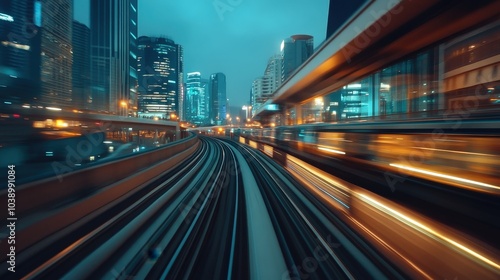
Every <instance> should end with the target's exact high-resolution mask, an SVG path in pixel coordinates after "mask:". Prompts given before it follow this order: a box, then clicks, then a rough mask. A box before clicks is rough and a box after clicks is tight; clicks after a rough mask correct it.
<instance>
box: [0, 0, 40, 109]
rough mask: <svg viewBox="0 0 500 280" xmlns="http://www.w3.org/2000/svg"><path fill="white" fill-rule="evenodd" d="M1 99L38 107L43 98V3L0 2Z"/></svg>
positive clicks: (26, 1) (22, 0)
mask: <svg viewBox="0 0 500 280" xmlns="http://www.w3.org/2000/svg"><path fill="white" fill-rule="evenodd" d="M0 12H1V13H3V15H2V17H1V18H0V53H1V54H2V55H0V99H2V101H3V102H2V104H3V103H4V102H7V104H8V103H9V102H10V103H35V102H37V101H38V99H39V97H40V58H41V56H40V53H41V34H42V32H41V25H42V22H41V2H40V1H36V2H34V1H28V0H2V1H0Z"/></svg>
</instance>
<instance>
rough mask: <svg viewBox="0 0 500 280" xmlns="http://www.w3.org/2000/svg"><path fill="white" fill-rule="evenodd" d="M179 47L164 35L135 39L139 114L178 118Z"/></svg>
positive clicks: (149, 116) (180, 77)
mask: <svg viewBox="0 0 500 280" xmlns="http://www.w3.org/2000/svg"><path fill="white" fill-rule="evenodd" d="M182 68H183V65H182V47H181V46H180V45H178V44H176V43H175V42H174V41H173V40H170V39H167V38H157V37H146V36H142V37H139V39H138V56H137V71H138V78H139V86H138V93H139V117H145V118H159V119H169V120H178V119H179V118H180V115H179V108H180V106H182V105H181V104H179V96H180V95H182V90H183V86H182Z"/></svg>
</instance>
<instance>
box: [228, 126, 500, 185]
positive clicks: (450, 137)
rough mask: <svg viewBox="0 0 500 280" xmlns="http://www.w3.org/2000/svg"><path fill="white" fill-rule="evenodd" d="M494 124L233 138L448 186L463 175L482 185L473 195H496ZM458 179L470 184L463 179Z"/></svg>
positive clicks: (299, 130)
mask: <svg viewBox="0 0 500 280" xmlns="http://www.w3.org/2000/svg"><path fill="white" fill-rule="evenodd" d="M499 124H500V120H499V119H497V118H488V119H484V118H483V119H468V120H465V119H464V120H461V119H455V120H443V119H441V120H433V121H411V122H408V121H392V122H381V121H379V122H363V121H361V122H359V121H358V122H348V123H337V124H311V125H298V126H283V127H272V128H263V129H243V130H241V131H239V132H238V133H240V134H241V136H243V137H245V138H248V139H251V140H254V141H258V142H261V143H267V144H270V145H272V146H274V147H279V148H280V149H283V150H285V151H287V150H288V151H290V150H295V151H301V152H307V153H310V154H318V155H323V156H329V157H337V158H342V159H349V160H362V161H364V162H369V163H371V164H378V165H383V166H392V167H393V168H396V169H399V170H401V169H404V170H405V171H406V172H409V173H413V174H421V175H425V176H433V177H436V178H441V179H447V178H446V177H450V176H451V177H450V178H451V179H450V178H448V179H450V180H451V181H457V180H458V181H460V179H459V177H457V176H462V175H466V177H467V178H470V180H478V181H481V182H484V181H487V183H482V184H479V190H485V191H486V192H490V191H493V192H494V193H500V187H499V186H500V182H499V181H500V180H499V176H498V170H500V141H498V140H499V136H500V125H499ZM430 172H433V173H436V172H439V173H436V174H428V173H430ZM426 173H427V174H426ZM453 176H455V177H456V180H455V177H453ZM450 180H447V182H448V181H450ZM464 180H466V182H465V184H466V185H470V182H467V180H469V179H464ZM459 184H464V182H459ZM472 185H474V184H472ZM476 185H477V184H476ZM473 188H478V186H475V187H473ZM476 190H478V189H476Z"/></svg>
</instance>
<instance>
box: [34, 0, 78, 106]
mask: <svg viewBox="0 0 500 280" xmlns="http://www.w3.org/2000/svg"><path fill="white" fill-rule="evenodd" d="M37 2H38V3H37ZM39 3H40V1H35V7H36V6H37V5H41V8H40V9H41V10H42V15H41V22H42V38H41V44H42V45H41V56H42V57H41V76H40V78H41V96H40V101H39V102H40V103H42V104H43V105H49V106H56V107H72V93H71V91H72V86H73V85H72V81H71V80H72V75H71V71H72V66H71V65H72V62H73V57H72V51H71V49H72V47H71V39H72V29H73V1H72V0H51V1H48V0H44V1H41V4H39Z"/></svg>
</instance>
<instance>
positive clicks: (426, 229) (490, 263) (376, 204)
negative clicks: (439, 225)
mask: <svg viewBox="0 0 500 280" xmlns="http://www.w3.org/2000/svg"><path fill="white" fill-rule="evenodd" d="M356 194H357V196H359V197H360V198H361V199H362V200H364V201H365V202H367V203H368V204H370V205H372V206H373V207H375V208H377V209H379V210H380V211H382V212H384V213H386V214H388V215H389V216H391V217H394V218H396V219H397V220H399V221H401V222H403V223H404V224H406V225H408V226H410V227H412V228H414V229H416V230H418V231H420V232H422V233H424V234H426V235H427V236H430V237H432V238H437V239H440V240H443V241H445V242H447V243H449V244H450V245H453V246H455V247H456V248H457V249H460V251H463V252H465V253H467V254H469V255H471V256H472V257H474V258H476V259H478V260H479V261H481V262H483V263H485V264H487V265H488V266H490V267H491V268H493V269H495V270H500V265H499V264H498V263H496V262H495V261H492V260H490V259H489V258H487V257H485V256H483V255H481V254H480V253H477V252H476V251H474V250H472V249H470V248H468V247H467V246H465V245H463V244H461V243H459V242H457V241H455V240H453V239H451V238H449V237H447V236H445V235H443V234H441V233H439V232H437V231H436V230H434V229H432V228H430V227H429V226H426V225H424V224H422V223H420V222H418V221H416V220H415V219H412V218H410V217H408V216H407V215H404V214H403V213H401V212H399V211H397V210H394V209H392V208H390V207H389V206H386V205H384V204H383V203H381V202H379V201H377V200H375V199H374V198H371V197H369V196H367V195H365V194H363V193H356Z"/></svg>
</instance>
